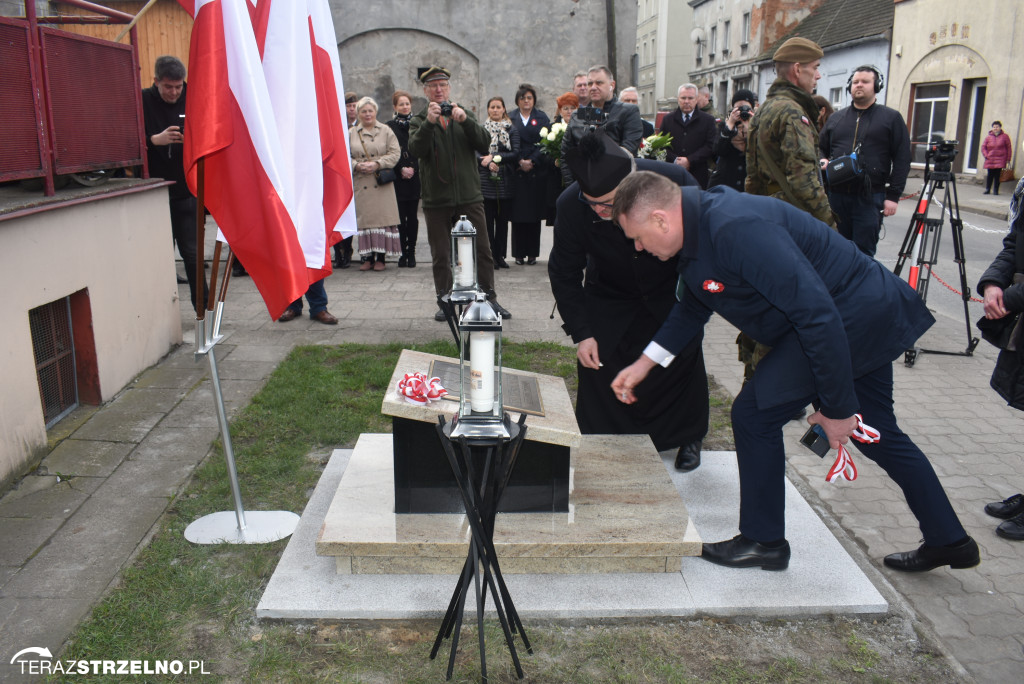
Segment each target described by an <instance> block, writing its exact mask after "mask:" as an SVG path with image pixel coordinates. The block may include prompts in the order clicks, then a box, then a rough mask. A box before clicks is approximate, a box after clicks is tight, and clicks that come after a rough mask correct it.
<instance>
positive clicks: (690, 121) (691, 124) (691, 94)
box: [661, 83, 718, 188]
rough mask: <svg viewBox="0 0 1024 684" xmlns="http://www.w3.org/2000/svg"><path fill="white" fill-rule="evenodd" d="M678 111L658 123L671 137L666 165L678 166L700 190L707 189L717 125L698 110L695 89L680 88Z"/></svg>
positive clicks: (688, 87) (689, 86) (686, 84)
mask: <svg viewBox="0 0 1024 684" xmlns="http://www.w3.org/2000/svg"><path fill="white" fill-rule="evenodd" d="M678 101H679V107H678V108H677V109H676V110H675V111H674V112H672V113H671V114H668V115H666V116H665V118H664V119H662V120H661V132H662V133H668V134H670V135H671V136H672V145H671V146H670V147H669V150H668V156H667V157H665V161H667V162H670V163H673V164H679V165H680V166H682V167H683V168H684V169H686V170H687V171H689V172H690V173H691V174H693V177H694V178H696V179H697V182H698V183H700V187H702V188H706V187H708V161H709V160H710V159H711V148H712V147H713V146H714V144H715V136H716V135H717V134H718V124H717V123H716V122H715V119H714V117H712V116H711V115H710V114H705V113H704V112H702V111H700V110H699V109H697V86H695V85H694V84H692V83H684V84H683V85H681V86H679V91H678Z"/></svg>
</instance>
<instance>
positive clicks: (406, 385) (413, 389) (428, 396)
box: [398, 373, 448, 406]
mask: <svg viewBox="0 0 1024 684" xmlns="http://www.w3.org/2000/svg"><path fill="white" fill-rule="evenodd" d="M398 393H399V394H400V395H402V396H403V397H405V400H406V401H407V402H409V403H410V404H419V405H421V406H425V405H427V404H429V403H430V402H431V401H435V400H437V399H440V398H441V397H443V396H445V395H447V394H448V390H446V389H445V388H444V387H442V386H441V378H428V377H427V376H426V374H425V373H406V374H405V375H404V376H403V377H402V379H401V380H399V381H398Z"/></svg>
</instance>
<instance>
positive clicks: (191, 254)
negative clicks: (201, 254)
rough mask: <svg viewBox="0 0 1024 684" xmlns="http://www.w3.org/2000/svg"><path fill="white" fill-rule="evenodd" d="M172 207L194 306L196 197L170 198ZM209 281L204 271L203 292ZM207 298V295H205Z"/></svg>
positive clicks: (174, 233) (173, 231) (174, 231)
mask: <svg viewBox="0 0 1024 684" xmlns="http://www.w3.org/2000/svg"><path fill="white" fill-rule="evenodd" d="M169 203H170V209H171V235H172V236H173V238H174V242H175V244H177V245H178V254H180V255H181V260H182V261H183V262H184V264H185V277H186V278H188V290H189V294H190V296H191V299H192V307H193V308H195V305H196V254H197V252H198V247H197V245H196V198H195V197H192V196H191V195H190V196H188V197H182V198H179V199H175V198H173V197H172V198H169ZM206 288H207V283H206V275H205V271H204V275H203V292H204V293H205V292H206ZM204 299H205V295H204Z"/></svg>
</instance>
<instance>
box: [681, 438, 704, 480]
mask: <svg viewBox="0 0 1024 684" xmlns="http://www.w3.org/2000/svg"><path fill="white" fill-rule="evenodd" d="M701 446H703V444H702V442H701V440H699V439H698V440H697V441H696V442H691V443H690V444H684V445H683V446H681V447H679V451H678V452H676V470H679V471H681V472H684V473H688V472H690V471H691V470H696V469H697V467H698V466H699V465H700V448H701Z"/></svg>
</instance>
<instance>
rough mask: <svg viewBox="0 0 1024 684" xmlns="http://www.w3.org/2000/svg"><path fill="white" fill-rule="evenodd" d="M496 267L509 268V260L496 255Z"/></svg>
mask: <svg viewBox="0 0 1024 684" xmlns="http://www.w3.org/2000/svg"><path fill="white" fill-rule="evenodd" d="M494 268H508V262H507V261H505V260H504V259H502V258H501V257H494Z"/></svg>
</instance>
